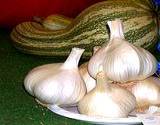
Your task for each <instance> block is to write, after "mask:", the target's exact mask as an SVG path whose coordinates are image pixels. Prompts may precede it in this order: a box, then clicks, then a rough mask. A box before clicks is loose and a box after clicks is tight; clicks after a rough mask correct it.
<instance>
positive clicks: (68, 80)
mask: <svg viewBox="0 0 160 125" xmlns="http://www.w3.org/2000/svg"><path fill="white" fill-rule="evenodd" d="M107 24H108V27H109V30H110V37H109V38H110V39H109V40H108V41H106V42H107V43H105V44H103V45H102V46H101V47H95V48H94V52H93V56H92V57H91V58H90V60H89V61H88V62H86V63H84V64H82V65H81V66H80V67H78V63H79V61H80V57H81V56H82V53H83V52H84V49H81V48H75V47H74V48H72V50H71V52H70V54H69V56H68V58H67V59H66V61H65V62H64V63H56V64H54V63H53V64H46V65H42V66H39V67H36V68H34V69H33V70H31V71H30V72H29V73H28V75H27V76H26V78H25V80H24V86H25V89H26V90H27V91H28V92H29V93H30V94H31V95H32V96H34V97H35V98H36V100H38V102H40V103H41V104H42V105H44V106H47V107H48V106H52V105H58V106H60V107H70V106H77V107H78V111H79V113H81V114H84V115H89V116H98V117H106V118H125V117H128V115H129V114H130V113H131V112H132V111H138V112H141V111H145V110H146V109H148V108H149V106H160V80H159V78H156V77H154V76H153V74H154V73H155V72H156V68H157V61H156V59H155V57H154V56H153V55H152V54H151V53H150V52H149V51H147V50H145V49H143V48H141V47H139V46H135V45H133V44H132V43H129V42H128V41H127V40H126V39H125V36H124V29H123V22H122V21H121V20H119V19H116V20H113V21H108V22H107ZM82 70H83V71H82ZM86 74H87V75H86ZM86 78H87V80H85V79H86Z"/></svg>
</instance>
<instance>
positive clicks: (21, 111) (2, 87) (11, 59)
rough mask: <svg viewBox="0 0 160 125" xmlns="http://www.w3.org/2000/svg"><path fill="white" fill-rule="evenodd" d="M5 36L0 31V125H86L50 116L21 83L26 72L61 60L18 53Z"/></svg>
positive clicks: (50, 113)
mask: <svg viewBox="0 0 160 125" xmlns="http://www.w3.org/2000/svg"><path fill="white" fill-rule="evenodd" d="M9 33H10V32H8V31H5V30H3V29H1V30H0V125H90V124H89V123H86V122H82V121H77V120H73V119H69V118H64V117H61V116H58V115H56V114H54V113H52V112H51V111H49V110H48V109H46V108H44V107H42V106H40V105H39V104H37V103H36V101H35V100H34V98H33V97H32V96H30V95H29V94H28V93H27V92H26V91H25V89H24V87H23V80H24V77H25V75H26V74H27V73H28V71H29V70H31V69H32V68H34V67H36V66H38V65H42V64H46V63H56V62H60V61H64V60H65V58H63V57H61V58H59V57H58V58H57V57H52V58H45V57H40V56H33V55H29V54H24V53H21V52H19V51H17V50H16V49H15V48H14V47H13V46H12V43H11V39H10V37H9Z"/></svg>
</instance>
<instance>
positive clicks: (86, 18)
mask: <svg viewBox="0 0 160 125" xmlns="http://www.w3.org/2000/svg"><path fill="white" fill-rule="evenodd" d="M115 18H120V19H121V20H122V21H123V25H124V32H125V38H126V39H127V40H128V41H129V42H131V43H133V44H134V45H136V46H141V47H144V48H145V49H150V48H151V47H152V46H154V45H155V43H156V41H157V36H158V21H157V19H158V17H157V15H156V12H155V11H154V8H153V5H152V3H151V2H150V1H149V0H107V1H104V2H100V3H96V4H94V5H92V6H91V7H89V8H87V9H85V10H84V11H82V13H80V14H79V15H78V16H77V17H76V18H75V19H74V20H73V21H72V22H70V23H68V26H67V27H66V28H64V29H59V30H50V29H47V28H45V27H43V25H41V24H39V23H36V22H23V23H21V24H19V25H17V26H16V27H15V28H14V29H13V31H12V33H11V38H12V40H13V45H14V46H15V47H16V48H17V49H19V50H21V51H23V52H26V53H30V54H36V55H45V56H66V55H68V54H69V52H70V50H71V48H73V47H79V48H85V53H84V57H89V56H91V54H92V48H93V47H94V46H98V45H102V44H103V43H106V41H108V39H109V31H108V28H107V27H106V24H107V21H108V20H113V19H115ZM64 20H65V18H64Z"/></svg>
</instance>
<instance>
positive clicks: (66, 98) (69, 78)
mask: <svg viewBox="0 0 160 125" xmlns="http://www.w3.org/2000/svg"><path fill="white" fill-rule="evenodd" d="M83 52H84V49H80V48H73V49H72V51H71V53H70V55H69V56H68V58H67V60H66V61H65V62H64V63H63V64H57V65H58V66H57V65H56V68H52V66H53V65H51V68H50V69H49V68H47V70H50V71H48V72H46V71H45V70H44V69H43V68H46V67H45V66H44V67H42V68H41V69H39V73H38V75H35V77H42V78H41V79H38V80H37V81H36V80H34V79H36V78H33V77H32V79H33V82H34V84H32V85H31V86H30V88H29V85H27V84H28V83H27V81H32V80H31V79H30V80H27V78H31V77H26V79H25V83H24V84H25V88H26V90H31V93H32V95H34V96H35V97H36V98H37V100H39V101H40V102H42V103H44V104H48V105H53V104H56V105H60V106H62V105H64V106H68V105H72V104H75V103H77V102H78V101H79V100H80V99H81V98H82V97H83V96H84V95H85V93H86V86H85V83H84V81H83V79H82V77H81V75H80V73H79V70H78V62H79V59H80V57H81V55H82V53H83ZM59 65H60V66H59ZM31 73H32V72H31ZM45 73H46V74H45ZM32 74H33V75H34V72H33V73H32ZM29 75H30V74H28V76H29ZM27 87H28V88H29V89H28V88H27ZM29 92H30V91H29Z"/></svg>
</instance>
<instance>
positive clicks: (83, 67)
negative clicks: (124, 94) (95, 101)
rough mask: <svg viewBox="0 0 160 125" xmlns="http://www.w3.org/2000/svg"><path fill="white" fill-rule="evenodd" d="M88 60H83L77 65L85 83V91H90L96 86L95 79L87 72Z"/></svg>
mask: <svg viewBox="0 0 160 125" xmlns="http://www.w3.org/2000/svg"><path fill="white" fill-rule="evenodd" d="M87 67H88V62H85V63H84V64H82V65H81V66H80V67H79V71H80V74H81V76H82V78H83V80H84V82H85V84H86V88H87V93H88V92H90V91H91V90H92V89H93V88H95V86H96V80H95V79H94V78H92V77H91V76H90V75H89V73H88V68H87Z"/></svg>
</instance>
